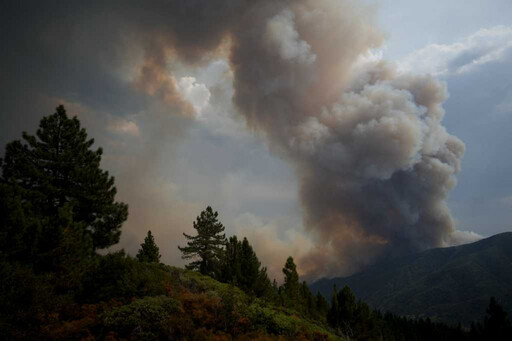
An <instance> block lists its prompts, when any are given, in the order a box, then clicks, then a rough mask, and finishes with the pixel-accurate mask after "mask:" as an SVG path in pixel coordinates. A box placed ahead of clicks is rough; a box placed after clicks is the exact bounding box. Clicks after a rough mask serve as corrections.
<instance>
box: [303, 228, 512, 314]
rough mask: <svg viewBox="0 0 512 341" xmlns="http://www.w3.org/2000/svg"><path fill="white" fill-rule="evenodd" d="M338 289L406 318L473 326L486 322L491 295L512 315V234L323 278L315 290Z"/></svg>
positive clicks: (313, 286)
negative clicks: (343, 289) (470, 324)
mask: <svg viewBox="0 0 512 341" xmlns="http://www.w3.org/2000/svg"><path fill="white" fill-rule="evenodd" d="M333 284H336V285H337V287H338V288H341V287H342V286H344V285H348V286H350V287H351V288H352V290H353V291H354V292H355V294H356V296H357V297H358V298H361V299H362V300H364V301H366V302H368V303H369V304H370V305H371V306H372V307H374V308H377V309H381V310H390V311H392V312H394V313H397V314H401V315H409V316H420V317H427V316H428V317H431V318H437V319H440V320H443V321H447V322H457V321H463V322H466V323H467V322H470V321H472V320H479V319H480V318H481V317H482V315H483V314H484V313H485V307H486V306H487V304H488V300H489V297H490V296H495V297H497V298H498V299H499V300H500V301H501V302H502V304H503V305H504V306H505V308H506V309H508V311H511V312H512V233H502V234H499V235H495V236H493V237H490V238H487V239H484V240H481V241H478V242H475V243H472V244H467V245H462V246H457V247H449V248H440V249H432V250H428V251H425V252H422V253H420V254H417V255H414V256H410V257H406V258H403V259H396V260H393V261H390V262H386V263H382V264H379V265H377V266H374V267H371V268H369V269H367V270H364V271H363V272H361V273H358V274H355V275H353V276H350V277H346V278H334V279H323V280H320V281H318V282H316V283H314V284H313V285H312V291H313V292H317V291H320V292H321V293H322V294H324V295H325V296H326V297H328V298H330V295H331V293H332V286H333Z"/></svg>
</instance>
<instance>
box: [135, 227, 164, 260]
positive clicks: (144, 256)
mask: <svg viewBox="0 0 512 341" xmlns="http://www.w3.org/2000/svg"><path fill="white" fill-rule="evenodd" d="M137 259H138V260H139V262H148V263H159V262H160V250H159V248H158V246H157V245H156V243H155V239H154V238H153V235H152V234H151V231H148V235H147V236H146V238H144V243H142V244H140V249H139V252H138V253H137Z"/></svg>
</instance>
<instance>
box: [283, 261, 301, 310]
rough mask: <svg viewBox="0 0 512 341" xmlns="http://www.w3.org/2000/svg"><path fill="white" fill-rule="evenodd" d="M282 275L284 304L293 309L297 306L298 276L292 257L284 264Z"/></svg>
mask: <svg viewBox="0 0 512 341" xmlns="http://www.w3.org/2000/svg"><path fill="white" fill-rule="evenodd" d="M283 274H284V284H283V288H284V296H285V301H286V304H287V305H288V306H289V307H295V306H297V304H298V298H299V274H298V273H297V266H296V265H295V262H294V261H293V258H292V257H288V259H287V260H286V264H285V265H284V268H283Z"/></svg>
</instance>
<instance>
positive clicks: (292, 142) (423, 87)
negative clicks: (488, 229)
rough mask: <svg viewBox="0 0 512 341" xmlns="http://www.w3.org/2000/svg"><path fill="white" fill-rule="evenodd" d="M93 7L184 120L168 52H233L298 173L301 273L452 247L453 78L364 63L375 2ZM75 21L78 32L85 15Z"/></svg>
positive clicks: (189, 58) (247, 102)
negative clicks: (449, 96)
mask: <svg viewBox="0 0 512 341" xmlns="http://www.w3.org/2000/svg"><path fill="white" fill-rule="evenodd" d="M70 6H71V5H70ZM94 6H95V7H94V8H96V11H93V10H92V9H91V8H92V7H93V5H92V4H90V5H89V7H88V11H89V12H95V13H96V15H95V16H93V18H94V20H96V21H98V22H102V23H103V24H102V25H95V28H96V30H98V31H99V30H100V29H103V28H106V27H108V26H109V25H115V26H116V30H115V32H114V33H112V32H111V33H110V35H114V38H113V39H118V42H117V43H116V44H115V45H113V46H114V47H112V45H109V44H107V43H106V44H105V46H110V47H109V50H108V51H107V52H109V53H110V54H111V55H115V56H116V58H119V59H120V60H122V58H121V56H123V53H124V52H123V51H130V53H132V54H136V53H135V52H133V50H137V48H138V49H139V50H140V51H139V52H140V54H141V55H142V62H140V63H136V62H134V63H133V65H132V64H131V65H130V66H133V68H132V70H131V72H132V73H133V75H132V77H131V79H130V80H128V81H127V82H131V83H130V84H131V87H132V88H133V89H136V90H137V91H139V92H141V93H144V94H146V95H148V96H153V97H155V98H157V99H159V100H160V101H161V102H163V103H165V104H166V105H169V106H170V107H171V108H172V110H171V111H172V112H176V111H181V112H182V114H183V116H184V117H191V116H194V108H193V106H191V105H190V104H189V103H187V102H186V101H185V100H184V99H183V98H182V96H181V95H180V94H179V92H178V90H177V89H178V86H177V82H176V80H175V78H174V76H173V74H172V72H173V70H172V66H170V61H172V60H173V61H179V62H180V63H183V64H185V65H189V66H192V67H193V66H195V65H205V64H206V63H208V62H209V61H211V60H212V59H214V58H219V56H225V57H226V58H227V59H228V60H229V63H230V68H231V71H232V72H233V77H234V81H233V87H234V96H233V103H234V106H235V107H236V110H237V111H238V113H239V114H240V115H241V116H242V117H244V118H245V120H246V123H247V125H248V127H249V128H251V129H252V130H254V131H256V132H258V133H260V134H262V135H263V136H264V137H265V138H266V139H267V141H268V143H269V146H270V149H271V150H272V151H273V152H274V153H276V154H277V155H279V156H280V157H282V158H283V159H285V160H287V161H288V162H290V164H292V165H293V166H294V169H295V170H296V173H297V176H298V178H299V180H300V198H301V203H302V206H303V215H304V226H305V228H306V230H307V231H308V232H309V233H310V234H311V237H312V238H313V239H314V240H315V245H316V247H314V248H313V250H312V252H311V253H310V254H309V255H308V256H306V257H304V258H302V259H300V260H299V262H300V267H301V269H302V270H303V272H304V273H307V274H309V275H310V276H318V275H322V274H324V275H325V274H342V273H345V274H346V273H349V272H351V271H355V270H357V269H358V268H360V267H361V266H364V265H366V264H369V263H371V262H374V261H375V260H376V259H377V257H379V256H390V255H393V254H402V253H406V252H411V251H417V250H423V249H426V248H429V247H435V246H442V245H446V244H449V243H450V241H451V238H452V235H453V232H454V231H455V229H454V222H453V219H452V217H451V215H450V211H449V209H448V207H447V205H446V203H445V199H446V196H447V194H448V192H449V191H450V189H451V188H452V187H453V186H454V184H455V177H454V176H455V174H456V173H457V172H458V171H459V163H460V158H461V156H462V154H463V152H464V144H463V143H462V142H461V141H460V140H459V139H457V138H456V137H453V136H451V135H449V134H448V133H447V132H446V130H445V129H444V127H443V126H442V125H441V120H442V118H443V115H444V111H443V108H442V103H443V101H444V100H445V98H446V89H445V87H444V85H443V84H442V83H440V82H438V81H436V80H435V79H433V78H431V77H428V76H421V77H420V76H412V75H407V74H397V73H396V72H395V71H394V68H393V66H392V65H390V64H387V63H385V62H382V61H380V62H379V61H377V62H375V61H374V62H369V61H367V62H364V60H365V58H364V57H365V56H367V55H368V53H369V52H370V51H371V50H372V49H374V48H378V47H379V46H381V44H382V42H383V34H382V33H381V32H380V31H379V30H378V29H377V27H376V18H375V13H374V8H372V7H365V6H364V5H361V4H360V2H357V1H351V0H281V1H275V0H259V1H254V0H232V1H231V0H225V1H211V0H175V1H167V2H164V1H161V2H159V1H157V2H140V1H136V2H126V1H123V2H121V4H116V3H114V2H103V1H101V2H99V3H97V4H96V5H94ZM121 8H122V10H121ZM66 11H67V13H69V12H70V8H66V9H64V12H66ZM75 11H76V13H82V12H83V11H82V8H81V7H80V6H78V8H77V9H75ZM89 12H87V13H89ZM38 15H39V14H38ZM76 16H77V17H80V18H81V20H82V22H83V20H86V19H84V18H88V16H87V15H85V14H83V15H82V14H76ZM64 17H66V16H64ZM68 21H69V25H70V27H71V28H73V29H75V27H74V26H73V25H75V23H76V22H81V21H77V20H75V19H73V20H72V19H68ZM55 25H57V24H55ZM65 32H74V31H73V30H72V29H69V30H66V31H65ZM97 36H98V39H102V38H101V37H102V36H104V35H103V34H101V32H98V34H97ZM91 41H95V40H94V39H93V40H91ZM119 41H121V42H122V43H119ZM93 47H94V46H93ZM53 50H59V49H53ZM53 50H52V51H53ZM110 50H112V51H110ZM85 51H89V50H87V49H82V50H80V52H81V53H82V52H85ZM107 52H104V53H107ZM80 57H81V55H80ZM109 58H110V57H109V56H107V57H106V58H103V59H102V60H101V62H102V63H103V61H104V60H109ZM132 59H136V58H132ZM48 60H51V58H48ZM106 68H107V69H108V65H107V66H106ZM133 69H135V71H134V70H133ZM83 77H84V79H85V78H86V77H88V75H87V74H86V72H85V71H84V76H83ZM131 97H132V98H134V96H131ZM141 101H142V100H141Z"/></svg>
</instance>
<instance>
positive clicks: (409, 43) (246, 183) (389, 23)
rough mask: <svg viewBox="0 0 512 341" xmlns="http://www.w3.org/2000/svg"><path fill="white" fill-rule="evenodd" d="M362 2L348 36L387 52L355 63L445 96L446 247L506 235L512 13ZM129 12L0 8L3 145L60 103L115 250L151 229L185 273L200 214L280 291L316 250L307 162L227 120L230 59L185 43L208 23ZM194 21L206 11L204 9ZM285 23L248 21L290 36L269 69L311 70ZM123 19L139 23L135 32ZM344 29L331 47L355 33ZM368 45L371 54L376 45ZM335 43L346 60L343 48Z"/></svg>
mask: <svg viewBox="0 0 512 341" xmlns="http://www.w3.org/2000/svg"><path fill="white" fill-rule="evenodd" d="M177 2H179V1H177ZM241 2H243V1H241ZM303 2H308V1H303ZM367 2H368V3H369V5H370V7H371V8H366V9H365V10H364V11H363V12H361V13H363V14H361V13H360V12H357V15H358V16H357V17H356V20H361V21H363V23H362V24H358V23H357V22H356V23H351V25H353V26H348V25H347V28H346V29H349V28H352V27H356V26H357V25H359V26H364V27H365V28H367V27H369V28H368V29H366V31H364V34H367V35H368V36H369V37H370V36H371V35H372V34H374V33H368V32H367V31H369V30H377V31H380V32H383V33H384V35H385V37H386V38H385V40H384V43H383V44H381V46H380V47H379V48H375V49H370V50H368V51H367V52H365V53H363V55H364V58H363V59H365V60H367V61H368V60H369V61H372V62H378V61H379V60H388V61H391V62H394V63H396V67H397V69H398V73H399V74H431V75H433V76H434V77H436V78H437V79H439V80H441V81H442V82H444V83H445V84H446V86H447V91H448V93H449V97H448V99H447V100H446V101H445V102H444V103H443V104H442V106H443V107H444V109H445V110H446V115H445V117H444V120H443V125H444V126H445V127H446V129H447V131H448V133H450V134H452V135H454V136H456V137H458V138H459V139H460V140H462V141H463V142H464V144H465V146H466V150H465V154H464V156H463V158H462V162H461V170H460V172H459V173H458V174H457V176H456V177H457V179H458V182H457V185H456V187H455V188H454V189H453V190H452V191H451V192H450V194H449V196H448V200H447V203H448V208H449V209H450V210H451V212H452V217H453V218H454V219H455V227H456V229H457V230H458V231H466V232H464V233H463V234H462V235H461V237H460V238H459V239H457V240H458V241H454V242H453V243H456V242H463V241H470V240H474V239H476V238H478V235H480V236H490V235H492V234H495V233H499V232H504V231H511V230H512V157H511V155H512V150H511V148H512V147H511V146H512V134H511V131H512V17H511V16H510V13H512V2H511V1H508V0H493V1H489V0H487V1H485V0H470V1H462V0H450V1H446V0H445V1H423V2H419V1H405V0H381V1H373V0H368V1H367ZM179 3H181V2H179ZM191 3H193V4H194V6H195V5H197V4H198V3H199V4H200V3H201V1H192V2H191ZM283 3H285V1H283ZM312 3H314V2H312ZM342 3H351V1H344V2H342ZM159 6H160V7H161V10H159ZM191 6H192V5H191ZM132 7H135V9H134V8H131V9H130V10H128V9H125V8H124V7H123V6H122V5H119V6H115V5H114V3H113V2H112V3H111V5H104V4H102V2H99V3H95V4H91V5H80V4H79V3H78V2H73V1H71V2H68V3H61V2H48V3H45V4H42V3H39V2H26V1H21V2H12V3H11V4H6V3H3V4H2V5H0V12H1V14H0V20H1V22H0V38H1V42H2V44H3V45H4V46H3V49H2V50H3V52H2V55H0V79H1V80H2V85H3V86H2V91H1V93H0V119H1V121H0V122H1V125H0V143H1V144H2V145H5V143H6V142H8V141H10V140H12V139H15V138H19V137H20V136H21V131H22V130H26V131H28V132H34V130H35V128H36V127H37V124H38V121H39V119H40V118H41V117H42V116H43V115H48V114H51V113H53V110H54V108H55V107H56V106H57V105H58V104H61V103H62V104H64V105H65V106H66V108H67V110H68V112H69V113H70V114H71V115H78V117H79V118H80V120H81V122H82V124H83V125H84V126H85V127H86V128H87V130H88V133H89V135H90V136H91V137H94V138H95V140H96V142H97V143H96V144H97V145H98V146H102V147H103V148H104V150H105V156H104V159H103V163H102V166H103V167H104V168H106V169H108V170H110V171H111V173H112V174H114V175H115V177H116V185H117V188H118V193H119V195H118V197H119V199H120V200H123V201H125V202H127V203H128V204H129V212H130V216H129V219H128V221H127V223H126V224H125V226H124V228H123V234H122V237H121V243H120V246H122V247H124V248H126V249H127V250H128V251H129V252H132V253H134V252H136V250H137V248H138V246H139V244H140V243H141V242H142V240H143V238H144V236H145V234H146V232H147V230H148V229H151V230H152V231H153V233H154V235H155V239H156V242H157V244H158V245H159V246H160V249H161V253H162V255H163V261H164V262H167V263H169V264H175V265H181V264H183V261H182V260H181V259H180V253H179V251H178V249H177V247H176V246H177V245H183V244H184V243H185V240H184V238H183V237H182V232H187V233H192V221H193V220H194V219H195V217H196V216H197V215H198V214H199V213H200V211H201V210H202V209H204V208H205V207H206V206H207V205H212V206H213V208H214V209H215V210H218V211H219V214H220V219H221V221H222V222H223V223H224V225H225V226H226V232H227V235H232V234H237V235H239V236H240V237H242V236H247V237H248V238H249V241H250V242H251V243H252V244H253V245H254V247H255V249H256V251H257V254H258V255H259V256H260V258H261V260H262V262H263V263H264V265H266V266H268V267H269V271H270V273H271V275H272V276H276V277H278V276H280V275H279V273H280V269H281V268H282V265H283V264H284V262H285V260H286V257H287V256H288V255H293V256H294V257H296V258H297V259H299V270H300V265H301V261H300V259H302V258H304V257H306V256H307V255H308V254H309V253H310V252H311V250H314V249H318V248H320V249H321V248H322V245H321V244H320V245H319V243H321V241H322V240H323V241H325V236H324V237H322V236H320V237H318V236H315V231H312V230H311V229H308V228H305V221H309V220H311V215H312V214H313V213H314V212H317V211H312V209H311V207H312V203H311V202H305V201H304V199H303V196H304V191H305V189H304V188H305V187H304V186H305V185H304V181H305V180H304V177H305V176H304V172H305V170H304V169H305V166H304V162H305V161H303V160H304V157H303V156H300V157H297V156H296V155H295V154H292V153H291V152H289V151H283V150H282V148H283V145H281V144H280V142H279V141H278V140H279V138H278V137H276V136H277V133H276V131H277V130H276V128H275V125H279V124H281V123H280V122H275V123H270V124H269V123H268V122H267V121H257V119H256V123H254V122H253V121H251V120H254V118H252V116H250V115H249V114H248V113H240V111H241V109H240V108H248V107H249V106H248V105H246V107H244V106H243V105H238V107H237V108H235V106H234V105H233V103H232V98H233V96H234V93H235V89H234V85H233V84H234V81H236V82H237V83H236V84H239V83H238V82H241V80H240V79H239V78H238V77H240V73H241V72H240V71H239V70H240V69H237V70H236V71H234V68H233V67H232V65H234V62H233V61H232V62H230V61H229V60H228V59H229V51H228V50H229V47H226V46H224V47H223V46H221V47H220V48H217V49H216V50H215V51H213V50H212V49H209V46H208V41H207V39H206V38H205V41H204V42H202V41H200V42H197V45H199V44H203V46H202V47H201V49H196V47H195V46H196V41H195V40H194V39H196V40H197V39H198V38H197V37H196V36H194V35H193V33H194V32H195V31H200V30H202V29H203V26H205V27H208V25H215V23H213V24H212V23H203V22H201V21H200V20H201V18H202V16H201V15H202V14H201V15H200V14H197V18H199V19H197V21H192V20H190V21H189V22H188V23H186V24H184V25H185V26H184V27H181V26H179V25H178V24H177V26H176V27H174V26H172V25H173V24H172V23H169V22H168V20H169V19H168V18H167V17H166V16H167V15H169V16H171V15H170V13H167V12H166V11H167V10H169V11H170V10H173V9H174V7H173V5H171V6H167V7H166V5H164V4H163V2H155V6H154V7H155V8H156V10H155V8H152V10H155V11H154V12H152V11H151V10H147V9H137V8H136V7H137V6H132ZM176 7H179V6H176ZM183 7H186V6H185V5H184V6H183ZM205 7H208V8H207V9H206V10H205V11H215V5H214V4H212V3H210V5H209V6H205ZM231 7H236V6H235V5H233V6H231ZM231 7H230V8H229V9H230V10H231V9H232V8H231ZM169 8H171V9H169ZM232 10H233V13H237V12H236V11H237V10H238V9H237V8H234V9H232ZM132 11H133V12H134V13H136V14H133V13H131V12H132ZM230 13H231V12H230ZM258 13H259V12H258ZM290 13H292V12H290V11H287V10H286V9H285V10H283V11H282V12H279V14H278V15H275V16H271V17H269V18H264V17H263V14H261V13H259V14H258V15H261V16H262V18H263V19H261V20H265V22H266V24H267V33H268V32H271V33H272V32H274V33H275V32H278V33H275V34H276V36H278V37H279V39H284V38H283V37H288V38H290V37H291V38H290V40H288V41H286V44H285V43H284V42H285V41H284V40H281V41H280V44H281V45H275V46H276V50H279V53H280V56H281V58H283V59H286V58H288V59H293V58H295V59H296V60H297V62H296V63H298V62H300V63H304V65H306V64H308V63H309V64H311V63H315V62H317V63H318V62H319V61H318V60H315V58H316V55H315V54H313V53H312V52H311V51H310V48H311V49H312V50H314V49H315V48H316V47H315V46H314V42H311V41H309V42H308V41H307V38H304V39H306V40H300V39H299V38H300V35H301V34H302V35H305V36H307V35H308V32H307V27H306V29H303V31H301V29H300V25H298V24H297V25H298V26H297V27H298V28H297V30H295V29H293V27H292V29H290V28H289V27H288V26H286V25H288V24H289V23H290V21H293V20H299V19H298V18H297V17H298V16H299V14H297V13H295V12H293V13H292V14H290ZM294 13H295V14H294ZM354 13H355V12H354ZM219 15H220V16H221V17H222V15H223V14H222V13H221V14H219ZM294 15H295V16H294ZM354 16H355V14H354ZM374 16H375V17H374ZM126 18H137V20H139V21H140V22H137V26H136V28H134V25H133V23H132V22H129V21H127V20H126ZM222 18H223V20H225V22H226V27H227V28H225V30H234V29H233V28H232V27H231V26H229V25H233V27H239V26H236V25H239V24H237V23H234V24H231V21H232V20H231V18H229V17H228V14H226V18H224V17H222ZM366 18H368V22H365V20H366ZM301 20H306V19H304V18H302V19H301ZM340 20H348V19H347V18H344V17H340ZM153 26H155V27H157V29H155V31H154V32H157V39H155V41H156V42H157V43H159V42H160V41H165V44H171V45H172V46H173V49H175V50H173V49H171V52H168V51H165V53H163V52H162V50H161V49H159V47H158V44H157V43H154V42H153V41H152V40H151V39H148V37H150V36H151V33H152V32H153ZM171 26H172V27H171ZM228 26H229V27H228ZM340 26H341V27H337V29H339V31H337V33H338V34H340V35H344V34H347V35H350V34H354V33H350V34H349V33H346V32H345V31H343V30H344V26H343V25H340ZM359 26H357V27H358V29H360V28H359ZM212 27H213V26H212ZM304 30H305V31H304ZM148 32H149V33H148ZM168 32H170V33H168ZM190 32H192V33H190ZM208 32H209V31H208ZM219 32H220V33H218V34H219V36H220V35H222V34H223V32H224V31H222V30H220V29H219ZM360 32H363V31H360ZM166 34H167V35H166ZM169 34H170V35H171V36H169ZM186 34H190V35H191V37H192V38H190V39H188V38H186V37H185V38H184V37H183V36H184V35H186ZM211 34H212V36H213V38H211V39H212V41H214V40H215V39H216V38H215V36H214V35H215V33H211ZM236 34H238V33H236ZM244 34H247V36H248V37H249V36H250V34H251V33H250V32H248V33H245V32H244ZM269 34H270V33H269ZM355 34H356V39H354V41H357V32H356V33H355ZM361 34H363V33H361ZM151 37H152V36H151ZM371 37H372V39H374V40H378V41H379V43H376V44H375V45H376V46H378V44H380V40H379V39H380V38H378V39H377V38H375V37H373V36H371ZM271 38H272V39H274V38H275V37H270V38H268V39H269V40H271ZM200 39H202V38H200ZM276 39H277V38H276ZM368 40H370V38H368ZM276 41H277V40H276ZM290 41H291V42H292V43H293V44H291V43H289V42H290ZM152 43H153V44H155V45H151V44H152ZM308 43H309V44H308ZM226 44H227V46H229V43H226ZM240 44H242V40H240ZM294 44H295V45H294ZM347 44H352V45H350V46H356V45H354V44H356V42H353V41H352V40H350V42H349V43H347ZM310 45H311V46H312V47H311V46H310ZM368 45H369V46H370V45H371V46H373V45H372V43H368ZM204 46H206V47H204ZM359 48H360V49H361V50H362V51H364V48H363V47H359ZM212 51H213V52H212ZM226 51H227V52H226ZM315 52H317V51H316V50H315ZM336 53H341V52H339V51H338V52H336ZM317 55H318V56H319V57H318V58H321V57H322V54H321V53H320V54H318V52H317ZM240 58H241V57H240ZM244 58H249V57H247V56H244ZM308 58H309V59H308ZM320 60H321V59H320ZM155 70H156V71H155ZM293 70H294V69H293ZM155 72H156V73H155ZM237 72H238V73H237ZM261 72H265V70H263V71H261ZM283 74H284V75H285V76H286V73H283ZM297 77H301V75H299V76H297ZM155 84H157V85H158V86H155ZM269 84H270V83H269ZM276 86H278V85H276ZM298 86H299V85H297V87H298ZM176 94H177V95H176ZM244 103H245V104H246V102H244ZM340 105H341V104H340ZM272 108H273V107H272ZM269 110H270V109H269ZM283 124H284V125H286V123H283ZM262 127H263V128H262ZM272 134H276V135H275V136H272ZM269 141H270V142H269ZM311 160H316V158H311V159H308V166H307V167H306V168H307V170H311V169H313V170H315V171H317V170H319V169H320V168H319V167H318V168H317V165H309V163H310V162H314V161H311ZM342 161H343V160H342ZM340 162H341V161H340ZM342 164H343V163H342ZM350 176H352V175H350ZM301 193H302V194H301ZM301 195H302V197H301ZM317 196H318V193H317ZM301 198H302V199H301ZM319 200H322V198H320V199H319ZM441 202H444V199H443V198H441ZM306 206H307V207H308V209H305V207H306ZM308 219H309V220H308ZM468 231H469V232H468ZM318 238H319V239H318ZM454 240H455V239H454ZM319 241H320V242H319ZM395 242H396V241H395ZM343 245H344V244H343ZM331 257H334V256H332V255H331ZM363 258H364V257H363ZM304 259H305V258H304ZM331 261H332V262H334V263H336V259H334V260H332V259H331ZM311 262H312V261H311V259H309V260H307V261H306V260H305V261H303V262H302V264H303V267H302V271H303V272H306V271H308V272H309V271H311V273H315V275H316V274H329V275H335V274H336V273H335V272H336V271H339V272H340V273H339V274H343V273H349V272H350V271H353V270H354V269H357V267H358V265H361V264H366V263H367V261H366V259H361V260H360V261H359V262H356V264H355V265H353V266H349V265H347V264H345V263H343V264H342V265H340V264H338V265H337V266H333V267H331V268H329V269H327V270H325V271H327V272H321V271H314V270H313V269H311V266H312V265H311ZM313 265H314V264H313ZM305 268H307V270H304V269H305ZM332 269H335V270H332Z"/></svg>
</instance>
